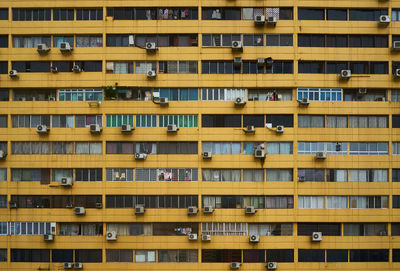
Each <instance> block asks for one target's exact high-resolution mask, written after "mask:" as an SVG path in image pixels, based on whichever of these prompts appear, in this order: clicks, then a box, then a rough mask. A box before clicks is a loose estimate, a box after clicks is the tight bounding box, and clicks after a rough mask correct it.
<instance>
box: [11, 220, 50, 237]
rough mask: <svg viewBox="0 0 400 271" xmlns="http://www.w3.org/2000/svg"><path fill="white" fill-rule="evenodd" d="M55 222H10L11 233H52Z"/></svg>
mask: <svg viewBox="0 0 400 271" xmlns="http://www.w3.org/2000/svg"><path fill="white" fill-rule="evenodd" d="M55 226H56V223H55V222H10V233H9V234H10V235H43V234H52V232H53V231H52V228H55Z"/></svg>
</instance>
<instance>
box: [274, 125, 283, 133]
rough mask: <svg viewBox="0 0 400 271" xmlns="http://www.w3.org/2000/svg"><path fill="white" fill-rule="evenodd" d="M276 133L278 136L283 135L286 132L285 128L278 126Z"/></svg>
mask: <svg viewBox="0 0 400 271" xmlns="http://www.w3.org/2000/svg"><path fill="white" fill-rule="evenodd" d="M275 131H276V133H277V134H281V133H283V132H284V131H285V126H283V125H277V126H276V130H275Z"/></svg>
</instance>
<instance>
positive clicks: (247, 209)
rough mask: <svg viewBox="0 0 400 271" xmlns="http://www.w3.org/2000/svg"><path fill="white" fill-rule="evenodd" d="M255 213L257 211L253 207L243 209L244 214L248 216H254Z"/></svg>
mask: <svg viewBox="0 0 400 271" xmlns="http://www.w3.org/2000/svg"><path fill="white" fill-rule="evenodd" d="M256 212H257V210H256V209H255V208H254V206H247V207H246V208H245V213H246V214H248V215H254V214H255V213H256Z"/></svg>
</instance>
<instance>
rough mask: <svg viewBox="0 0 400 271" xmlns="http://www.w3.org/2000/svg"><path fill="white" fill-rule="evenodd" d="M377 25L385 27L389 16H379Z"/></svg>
mask: <svg viewBox="0 0 400 271" xmlns="http://www.w3.org/2000/svg"><path fill="white" fill-rule="evenodd" d="M379 23H380V24H383V25H387V24H388V23H390V16H389V15H381V16H379Z"/></svg>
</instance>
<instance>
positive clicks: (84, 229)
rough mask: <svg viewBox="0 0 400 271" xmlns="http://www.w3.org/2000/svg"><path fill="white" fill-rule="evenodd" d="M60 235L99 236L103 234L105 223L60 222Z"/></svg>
mask: <svg viewBox="0 0 400 271" xmlns="http://www.w3.org/2000/svg"><path fill="white" fill-rule="evenodd" d="M59 227H60V231H59V235H63V236H99V235H103V223H92V222H90V223H59Z"/></svg>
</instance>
